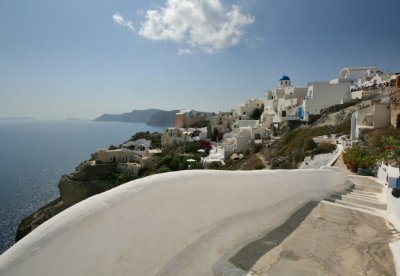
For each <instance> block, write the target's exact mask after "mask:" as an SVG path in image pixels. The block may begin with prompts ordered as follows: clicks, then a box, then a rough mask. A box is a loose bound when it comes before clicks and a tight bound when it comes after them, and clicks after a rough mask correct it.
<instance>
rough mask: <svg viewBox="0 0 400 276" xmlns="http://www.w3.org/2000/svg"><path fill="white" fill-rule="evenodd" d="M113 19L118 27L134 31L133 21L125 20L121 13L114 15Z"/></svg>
mask: <svg viewBox="0 0 400 276" xmlns="http://www.w3.org/2000/svg"><path fill="white" fill-rule="evenodd" d="M112 19H113V21H114V22H115V23H117V24H118V25H120V26H122V27H126V28H128V29H130V30H131V31H133V24H132V21H128V20H125V18H123V17H122V15H121V14H120V13H118V12H116V13H114V14H113V16H112Z"/></svg>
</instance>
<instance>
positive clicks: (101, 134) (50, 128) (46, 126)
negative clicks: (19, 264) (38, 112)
mask: <svg viewBox="0 0 400 276" xmlns="http://www.w3.org/2000/svg"><path fill="white" fill-rule="evenodd" d="M146 130H149V131H159V132H163V128H161V127H151V126H148V125H146V124H142V123H117V122H91V121H83V120H73V121H72V120H71V121H68V120H65V121H38V120H23V121H20V120H7V121H0V254H1V253H3V252H4V251H5V250H6V249H7V248H9V247H10V246H12V245H13V243H14V239H15V233H16V229H17V227H18V224H19V222H20V221H21V219H23V218H25V217H26V216H28V215H30V214H31V213H33V212H34V211H36V210H37V209H38V208H39V207H41V206H43V205H45V204H47V203H49V202H50V201H52V200H53V199H55V198H57V197H58V196H59V192H58V188H57V184H58V181H59V179H60V177H61V176H62V175H63V174H67V173H70V172H72V171H74V168H75V167H76V166H77V165H79V163H80V162H81V161H83V160H86V159H88V158H89V157H90V153H92V152H95V151H96V149H97V148H100V147H107V148H108V146H109V145H111V144H114V145H118V144H120V143H122V142H123V141H125V140H127V139H128V138H130V137H131V136H132V135H133V134H134V133H135V132H138V131H146Z"/></svg>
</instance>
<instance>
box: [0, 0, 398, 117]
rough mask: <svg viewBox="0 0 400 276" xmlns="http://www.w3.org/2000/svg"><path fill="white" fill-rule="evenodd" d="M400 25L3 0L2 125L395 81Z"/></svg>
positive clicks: (189, 8) (280, 9)
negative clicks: (359, 79)
mask: <svg viewBox="0 0 400 276" xmlns="http://www.w3.org/2000/svg"><path fill="white" fill-rule="evenodd" d="M399 27H400V1H398V0H382V1H372V0H334V1H333V0H324V1H321V0H303V1H298V0H279V1H278V0H275V1H272V0H242V1H224V0H203V1H201V0H156V1H150V0H146V1H141V0H139V1H138V0H135V1H133V0H130V1H125V0H117V1H103V0H85V1H81V0H79V1H78V0H69V1H60V0H38V1H28V0H20V1H18V0H17V1H16V0H0V117H7V116H31V117H38V118H67V117H81V118H94V117H97V116H99V115H101V114H102V113H122V112H126V111H130V110H132V109H145V108H151V107H153V108H162V109H180V108H194V109H197V110H204V111H219V110H230V108H232V107H233V106H235V105H237V104H239V103H241V102H243V101H244V100H245V99H247V98H250V97H262V96H263V95H264V90H266V89H269V88H273V87H274V86H275V85H276V81H277V79H278V78H279V77H280V76H281V75H282V74H287V75H289V76H290V77H291V78H292V82H293V83H294V84H295V85H297V86H302V85H305V83H306V82H308V81H317V80H320V81H322V80H329V79H332V78H334V77H336V76H337V74H338V72H339V70H340V69H341V68H342V67H345V66H369V65H376V66H378V67H379V68H381V69H382V70H384V71H387V70H390V71H394V72H399V71H400V52H399V49H400V48H399V45H400V36H399V35H398V28H399ZM182 53H184V54H182Z"/></svg>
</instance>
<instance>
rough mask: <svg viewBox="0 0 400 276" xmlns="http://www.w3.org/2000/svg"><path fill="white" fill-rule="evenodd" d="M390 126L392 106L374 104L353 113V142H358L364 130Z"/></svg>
mask: <svg viewBox="0 0 400 276" xmlns="http://www.w3.org/2000/svg"><path fill="white" fill-rule="evenodd" d="M388 126H390V106H389V105H388V104H387V103H374V104H373V105H371V106H369V107H366V108H363V109H361V110H359V111H357V112H354V113H353V115H352V119H351V140H352V141H355V140H357V139H358V138H359V135H360V133H361V132H362V131H363V130H366V129H376V128H385V127H388Z"/></svg>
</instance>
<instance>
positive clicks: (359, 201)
mask: <svg viewBox="0 0 400 276" xmlns="http://www.w3.org/2000/svg"><path fill="white" fill-rule="evenodd" d="M341 200H342V201H344V202H348V203H355V204H359V205H363V206H367V207H373V208H376V209H381V210H386V204H382V203H380V202H373V201H371V200H364V199H360V198H356V197H354V196H348V195H343V196H342V199H341Z"/></svg>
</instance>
